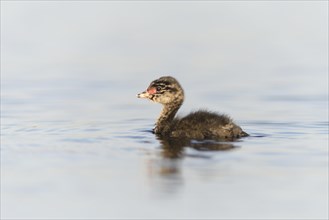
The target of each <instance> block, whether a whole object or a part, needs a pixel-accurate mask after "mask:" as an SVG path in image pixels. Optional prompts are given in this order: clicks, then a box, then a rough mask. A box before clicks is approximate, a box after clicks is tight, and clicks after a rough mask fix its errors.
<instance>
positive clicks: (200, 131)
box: [137, 76, 249, 141]
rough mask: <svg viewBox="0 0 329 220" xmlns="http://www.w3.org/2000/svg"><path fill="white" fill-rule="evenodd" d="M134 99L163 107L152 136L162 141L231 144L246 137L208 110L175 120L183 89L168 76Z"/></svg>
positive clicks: (159, 79) (238, 128) (154, 82)
mask: <svg viewBox="0 0 329 220" xmlns="http://www.w3.org/2000/svg"><path fill="white" fill-rule="evenodd" d="M137 97H138V98H145V99H149V100H151V101H153V102H156V103H160V104H162V105H163V108H162V111H161V113H160V116H159V118H158V119H157V121H156V123H155V127H154V129H153V133H155V134H156V135H158V136H159V137H162V138H167V139H168V138H181V139H184V140H186V139H189V140H192V139H195V140H206V139H213V140H224V141H234V140H236V139H238V138H241V137H246V136H249V135H248V134H247V133H246V132H245V131H243V130H242V129H241V127H240V126H238V125H236V124H235V123H234V122H233V120H232V119H231V118H230V117H229V116H228V115H226V114H219V113H217V112H213V111H208V110H198V111H193V112H191V113H190V114H188V115H186V116H184V117H175V116H176V113H177V112H178V110H179V108H180V107H181V106H182V104H183V102H184V90H183V88H182V86H181V85H180V83H179V82H178V81H177V80H176V79H175V78H174V77H172V76H162V77H160V78H158V79H156V80H153V81H152V82H151V83H150V85H149V86H148V88H147V89H146V90H145V91H144V92H141V93H139V94H137Z"/></svg>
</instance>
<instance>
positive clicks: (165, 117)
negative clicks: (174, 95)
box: [154, 100, 183, 134]
mask: <svg viewBox="0 0 329 220" xmlns="http://www.w3.org/2000/svg"><path fill="white" fill-rule="evenodd" d="M182 104H183V100H180V101H177V102H174V103H170V104H166V105H163V109H162V111H161V114H160V116H159V118H158V120H157V123H156V126H155V129H154V132H155V133H159V134H160V133H165V131H166V130H167V129H169V126H170V124H171V122H172V121H173V119H174V118H175V115H176V113H177V111H178V109H179V108H180V107H181V105H182Z"/></svg>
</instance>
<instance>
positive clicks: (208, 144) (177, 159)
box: [147, 135, 237, 195]
mask: <svg viewBox="0 0 329 220" xmlns="http://www.w3.org/2000/svg"><path fill="white" fill-rule="evenodd" d="M157 139H158V140H159V142H160V144H161V145H160V147H161V149H160V159H159V157H156V158H155V159H154V158H153V159H151V160H148V163H147V164H148V177H149V178H150V179H149V180H150V181H151V182H152V183H153V184H152V185H155V186H157V187H156V189H157V190H156V191H157V192H162V193H165V194H168V195H169V194H170V195H171V194H173V193H176V192H177V191H179V189H180V188H181V187H183V185H184V170H183V169H182V162H183V158H196V159H206V160H208V159H210V158H212V156H210V155H209V154H205V153H204V152H205V151H214V152H215V151H230V150H233V149H236V148H237V146H236V145H235V144H234V143H235V142H220V141H214V140H202V141H197V140H187V139H180V138H165V137H163V136H159V135H157ZM188 148H191V149H194V150H195V151H194V152H193V151H188V150H187V149H188ZM187 151H188V152H187ZM191 152H193V153H191ZM159 187H160V189H161V190H160V191H158V190H159Z"/></svg>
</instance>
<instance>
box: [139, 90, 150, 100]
mask: <svg viewBox="0 0 329 220" xmlns="http://www.w3.org/2000/svg"><path fill="white" fill-rule="evenodd" d="M149 97H150V94H149V93H148V92H147V91H144V92H142V93H139V94H137V98H147V99H148V98H149Z"/></svg>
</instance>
